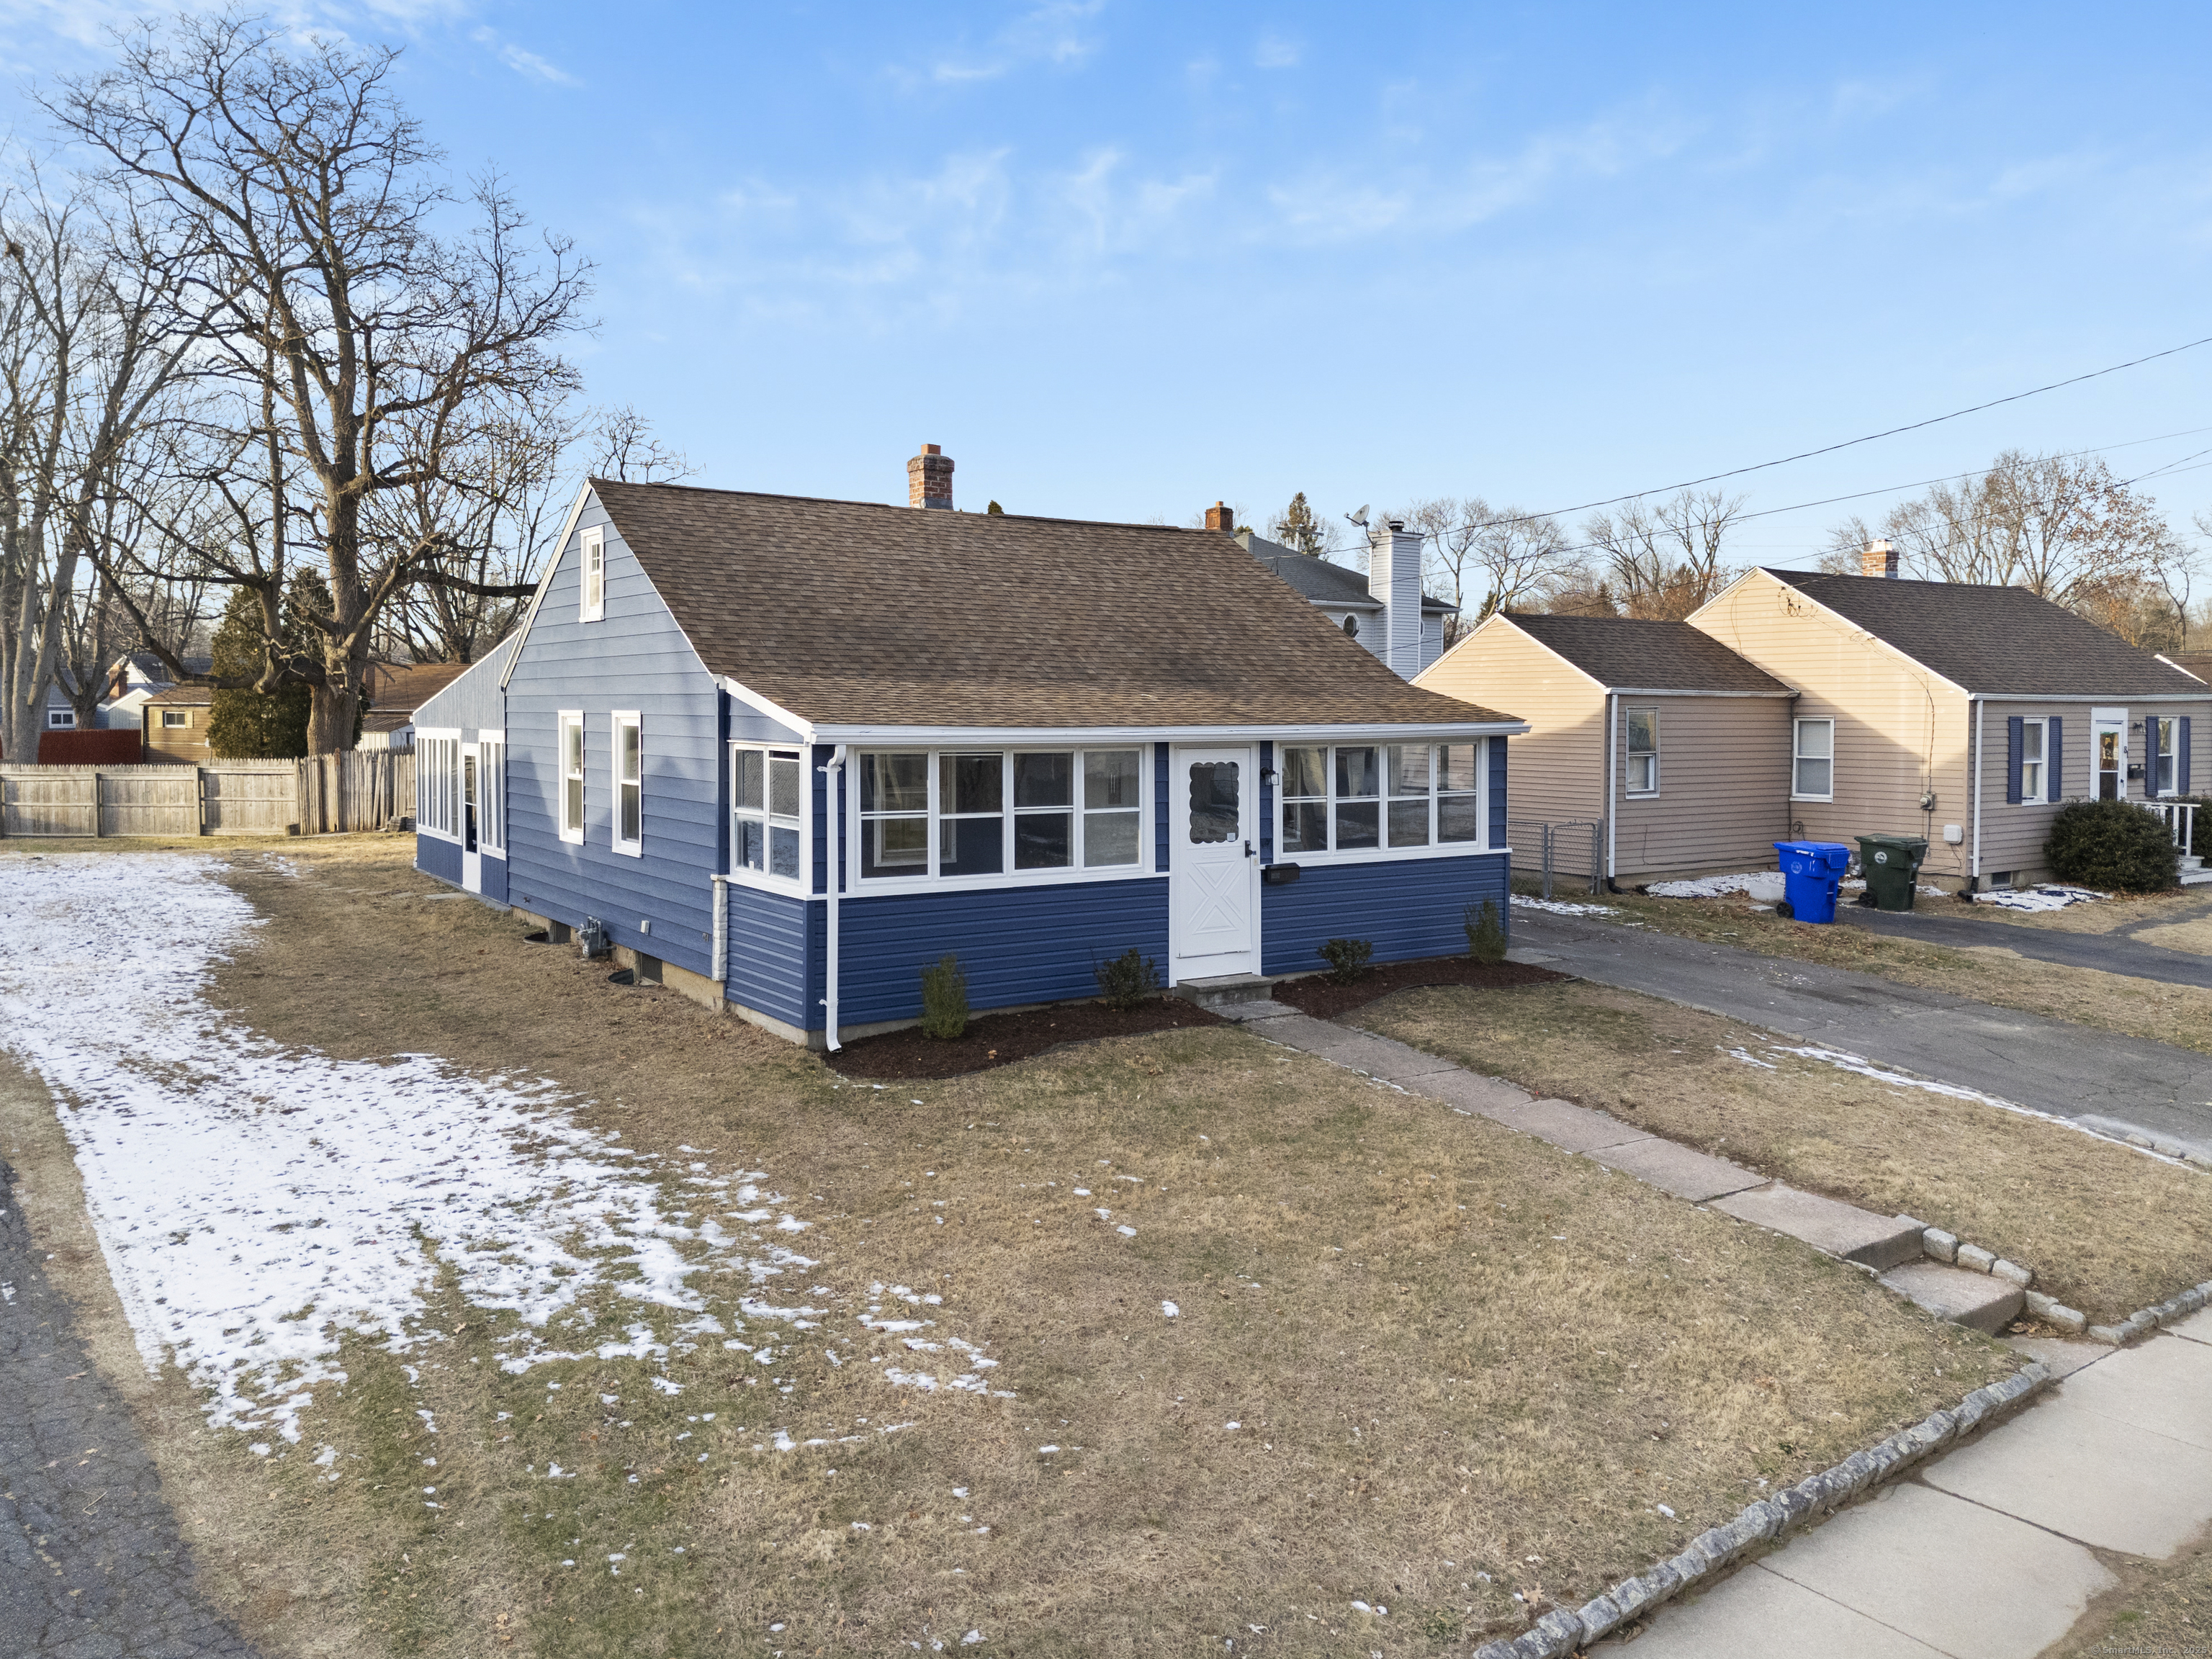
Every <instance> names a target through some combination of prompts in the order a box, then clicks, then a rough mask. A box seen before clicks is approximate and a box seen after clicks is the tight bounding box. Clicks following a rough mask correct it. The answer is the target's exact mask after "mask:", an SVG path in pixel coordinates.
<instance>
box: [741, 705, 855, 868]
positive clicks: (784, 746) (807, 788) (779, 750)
mask: <svg viewBox="0 0 2212 1659" xmlns="http://www.w3.org/2000/svg"><path fill="white" fill-rule="evenodd" d="M793 750H797V751H798V755H799V873H798V874H797V875H795V876H779V875H775V874H773V873H772V872H769V871H767V870H753V869H749V868H746V867H744V866H740V865H739V864H738V836H737V827H738V826H737V820H738V813H740V812H741V811H744V808H743V807H740V806H739V805H738V787H737V767H738V756H739V755H740V754H742V753H747V752H750V753H755V754H760V755H768V754H771V753H775V754H790V753H791V752H792V751H793ZM813 753H814V751H813V750H812V749H811V747H809V746H808V745H807V744H803V743H732V744H730V745H729V752H728V754H727V755H726V757H724V760H723V777H724V779H725V781H726V784H727V786H728V788H729V791H730V812H729V819H730V850H729V856H728V857H727V858H726V859H725V860H723V863H724V865H725V866H726V868H727V872H728V880H729V883H730V884H731V885H732V886H733V887H750V888H753V889H756V890H758V891H760V892H763V893H798V894H801V895H805V896H809V897H811V896H816V895H817V893H818V891H819V890H818V889H817V888H816V886H815V884H814V789H813V786H812V784H811V782H810V781H809V780H810V778H811V770H810V768H811V765H812V760H813ZM763 766H765V763H763ZM857 766H858V763H855V764H854V766H852V767H848V768H847V770H848V771H852V770H855V769H857ZM853 799H855V800H858V799H860V796H859V795H858V794H857V793H855V794H854V797H853ZM760 818H761V822H762V823H763V824H769V823H774V822H775V820H774V819H773V818H771V817H769V811H768V778H767V774H766V772H765V771H763V774H762V778H761V812H760ZM857 867H858V866H855V869H857ZM853 890H854V889H853V886H852V884H847V886H846V889H845V891H846V893H847V894H848V895H849V894H850V893H851V892H852V891H853ZM868 890H869V891H870V892H873V891H874V890H875V884H873V883H870V884H869V887H868Z"/></svg>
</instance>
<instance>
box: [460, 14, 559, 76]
mask: <svg viewBox="0 0 2212 1659" xmlns="http://www.w3.org/2000/svg"><path fill="white" fill-rule="evenodd" d="M469 39H470V40H473V41H475V42H476V43H477V45H478V46H483V47H485V48H487V49H488V50H489V51H490V52H492V53H493V54H494V55H495V56H496V57H497V58H498V59H499V61H500V62H501V63H502V64H506V65H507V68H509V69H511V70H513V71H514V72H515V73H516V74H517V75H520V76H522V77H523V78H524V79H525V80H526V81H543V82H545V83H546V84H547V85H549V86H556V87H574V86H581V85H582V84H583V83H582V82H580V81H579V80H577V79H576V77H575V76H573V75H571V74H569V73H568V70H564V69H562V68H561V67H560V65H558V64H553V63H549V62H548V61H547V60H546V59H544V58H540V57H539V56H538V54H537V53H536V52H527V51H525V50H524V49H523V48H522V47H520V46H516V45H515V44H514V43H513V41H512V40H501V39H500V38H499V35H498V34H497V33H495V31H493V30H492V29H489V28H484V27H479V28H476V29H472V30H471V31H470V33H469Z"/></svg>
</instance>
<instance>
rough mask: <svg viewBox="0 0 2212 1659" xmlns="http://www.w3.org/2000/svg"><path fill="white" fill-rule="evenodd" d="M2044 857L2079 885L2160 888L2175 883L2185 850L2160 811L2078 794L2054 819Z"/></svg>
mask: <svg viewBox="0 0 2212 1659" xmlns="http://www.w3.org/2000/svg"><path fill="white" fill-rule="evenodd" d="M2043 857H2044V861H2045V863H2047V864H2048V865H2050V866H2051V874H2053V875H2054V876H2056V877H2057V878H2058V879H2059V880H2061V881H2064V882H2071V883H2073V884H2075V885H2076V886H2081V887H2096V888H2102V889H2105V890H2116V891H2119V892H2125V893H2162V892H2164V891H2165V890H2166V889H2168V888H2170V887H2172V886H2174V885H2175V884H2177V880H2178V878H2179V872H2180V858H2181V855H2180V849H2179V848H2176V847H2175V846H2174V844H2173V837H2172V836H2170V835H2169V834H2167V832H2166V823H2165V821H2164V820H2163V819H2162V818H2160V817H2159V816H2158V815H2157V814H2156V813H2154V812H2146V811H2143V809H2142V807H2141V806H2138V805H2136V804H2135V803H2134V802H2132V801H2124V800H2077V801H2071V802H2069V803H2068V804H2067V805H2065V806H2063V807H2062V808H2060V809H2059V813H2058V816H2057V817H2056V818H2054V819H2052V820H2051V836H2050V838H2049V839H2048V840H2046V841H2045V842H2044V843H2043Z"/></svg>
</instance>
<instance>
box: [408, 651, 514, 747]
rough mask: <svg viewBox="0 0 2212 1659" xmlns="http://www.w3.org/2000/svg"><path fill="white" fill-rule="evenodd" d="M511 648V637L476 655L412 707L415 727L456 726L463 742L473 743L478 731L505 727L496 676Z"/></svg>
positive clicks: (504, 709) (503, 696) (503, 695)
mask: <svg viewBox="0 0 2212 1659" xmlns="http://www.w3.org/2000/svg"><path fill="white" fill-rule="evenodd" d="M513 649H514V641H513V639H512V638H511V637H510V638H508V639H504V640H501V641H500V642H499V643H498V644H497V645H495V646H494V647H492V648H491V649H490V650H489V651H487V652H485V653H484V654H483V656H481V657H479V658H477V659H476V661H475V662H474V663H472V664H471V665H470V667H469V671H468V672H467V673H465V674H463V675H461V676H460V677H459V678H457V679H456V680H454V681H453V684H451V685H448V686H447V688H446V689H445V690H442V691H441V692H439V693H438V695H437V696H435V697H432V698H431V699H430V700H429V701H428V702H426V703H424V704H423V705H422V707H421V708H417V709H416V711H415V725H416V729H417V730H421V729H422V728H423V727H426V726H427V727H430V728H433V729H435V728H439V727H446V726H452V727H458V728H459V731H460V733H461V741H462V742H464V743H474V742H475V741H476V738H477V732H498V731H501V730H503V729H505V727H506V726H507V695H506V693H504V692H503V691H501V690H500V689H499V677H500V675H501V673H503V672H504V671H506V667H507V657H508V655H509V654H510V653H512V652H513Z"/></svg>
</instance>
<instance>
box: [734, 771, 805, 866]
mask: <svg viewBox="0 0 2212 1659" xmlns="http://www.w3.org/2000/svg"><path fill="white" fill-rule="evenodd" d="M730 768H731V771H730V814H731V823H730V861H731V863H732V866H735V867H736V868H737V869H739V870H753V871H757V872H760V873H761V874H763V875H769V876H781V877H783V878H786V879H787V880H793V881H796V880H797V879H798V878H799V846H800V836H799V782H800V770H801V769H800V765H799V751H798V750H795V749H735V750H732V751H731V759H730Z"/></svg>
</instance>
